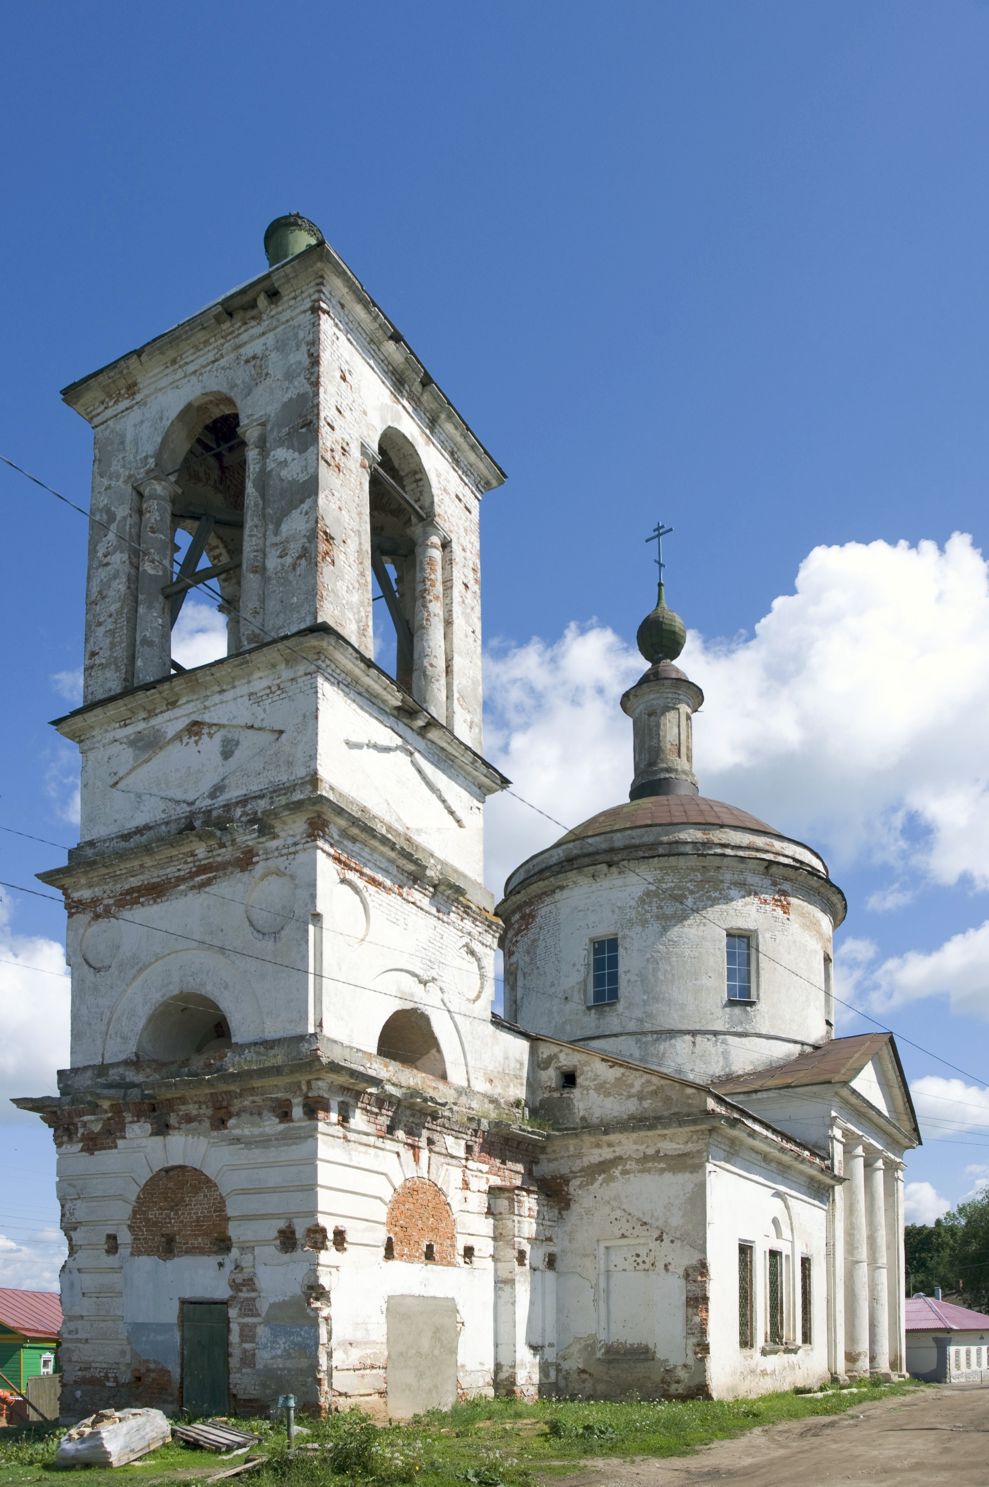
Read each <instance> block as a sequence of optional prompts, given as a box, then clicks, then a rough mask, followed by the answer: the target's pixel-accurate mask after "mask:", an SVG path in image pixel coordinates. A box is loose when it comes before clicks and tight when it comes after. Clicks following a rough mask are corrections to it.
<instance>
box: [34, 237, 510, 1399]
mask: <svg viewBox="0 0 989 1487" xmlns="http://www.w3.org/2000/svg"><path fill="white" fill-rule="evenodd" d="M265 247H266V251H267V254H268V259H269V266H268V268H267V269H266V270H265V272H263V273H262V274H261V275H260V276H259V277H257V278H256V279H254V280H252V281H251V282H250V283H248V284H246V285H244V286H242V287H241V288H239V289H236V290H234V291H233V292H232V293H230V294H228V295H225V296H224V297H222V298H221V299H219V300H218V301H216V302H215V303H214V304H212V305H210V306H208V307H207V308H206V309H205V310H202V311H201V312H200V313H198V314H196V315H194V316H192V317H191V318H190V319H188V320H186V321H184V322H182V323H181V324H180V325H178V326H176V327H175V328H173V329H171V330H168V331H166V332H165V333H164V334H162V335H160V336H157V337H156V338H155V339H153V340H152V341H150V342H148V344H147V345H144V346H142V347H140V348H139V349H137V350H135V351H132V352H130V353H129V354H127V355H126V356H123V357H121V358H120V359H119V360H117V361H115V362H112V363H111V364H110V365H109V366H107V367H104V368H103V369H102V370H100V371H98V372H95V373H93V374H92V375H91V376H88V377H86V378H83V379H82V380H81V381H79V382H76V383H74V384H73V385H72V386H70V387H69V388H67V389H66V391H65V394H64V396H65V398H66V400H67V402H68V403H69V404H70V406H72V407H73V408H75V409H76V410H77V411H78V412H79V413H80V414H81V415H82V416H83V417H85V418H86V419H87V420H88V422H89V423H90V424H91V426H92V428H93V433H94V445H95V449H94V464H93V488H92V503H91V509H92V522H91V536H90V546H89V570H88V587H87V608H86V651H85V691H84V702H83V705H82V706H81V707H80V708H79V709H78V710H77V711H75V712H74V713H72V714H70V715H69V716H68V717H66V718H62V719H61V720H59V722H58V725H57V726H58V727H59V729H60V731H61V732H62V734H63V735H64V736H65V737H66V738H68V739H70V740H73V741H74V742H75V743H76V744H77V745H78V746H79V749H80V752H81V756H82V787H81V798H82V805H81V841H80V844H79V846H78V847H77V848H75V849H74V850H73V851H72V852H71V854H70V859H69V863H68V866H67V867H65V868H64V869H60V870H58V871H55V872H52V873H49V874H46V875H45V878H46V881H47V882H49V883H53V884H56V885H57V886H58V887H60V888H61V889H62V891H63V892H64V894H65V899H66V906H67V910H68V916H69V919H68V954H69V959H70V963H71V966H72V1043H71V1068H70V1069H69V1070H66V1071H63V1073H62V1075H61V1076H60V1097H59V1098H58V1099H57V1100H54V1101H52V1100H44V1099H42V1100H33V1101H26V1102H25V1104H26V1105H27V1107H28V1108H32V1109H35V1110H37V1111H38V1112H39V1113H40V1114H41V1115H42V1116H43V1117H44V1118H45V1119H46V1120H47V1121H48V1122H49V1124H51V1125H52V1127H53V1129H54V1131H55V1135H56V1142H57V1144H58V1146H59V1151H60V1157H59V1183H60V1194H61V1198H62V1204H63V1213H64V1216H65V1229H66V1233H67V1235H68V1238H69V1244H70V1256H69V1260H68V1261H67V1265H66V1270H65V1272H64V1275H63V1305H64V1308H65V1312H66V1317H67V1331H66V1346H65V1352H64V1357H65V1368H66V1386H67V1390H68V1394H67V1400H68V1405H67V1407H68V1408H69V1409H75V1410H80V1411H81V1410H82V1408H83V1407H84V1406H85V1405H87V1404H89V1403H90V1402H91V1401H92V1400H96V1401H97V1402H99V1399H100V1398H105V1395H101V1393H100V1391H101V1390H103V1389H105V1387H107V1386H111V1385H112V1386H113V1387H115V1388H119V1389H123V1390H124V1391H125V1393H127V1392H129V1393H130V1395H131V1397H133V1398H138V1399H144V1400H147V1401H151V1400H152V1398H154V1397H155V1391H156V1390H158V1392H159V1394H160V1396H161V1398H162V1399H163V1400H165V1401H166V1402H168V1403H171V1404H175V1403H176V1402H180V1401H181V1400H182V1399H183V1398H184V1396H183V1389H184V1387H185V1386H184V1385H183V1383H182V1378H183V1364H182V1360H181V1358H180V1357H179V1352H178V1349H179V1347H180V1340H181V1337H182V1336H183V1335H184V1333H183V1330H182V1329H183V1326H184V1325H185V1324H184V1323H182V1322H181V1319H180V1318H179V1317H178V1316H177V1314H176V1313H175V1305H174V1304H173V1303H174V1300H175V1297H176V1296H179V1297H183V1296H185V1297H192V1298H198V1300H196V1303H195V1304H197V1305H198V1304H199V1303H200V1302H202V1303H203V1304H204V1305H205V1304H206V1301H210V1298H212V1300H211V1301H210V1304H211V1305H214V1306H216V1305H220V1304H222V1305H223V1306H225V1307H226V1308H227V1311H226V1312H224V1317H225V1318H227V1320H226V1321H224V1324H223V1325H224V1326H226V1325H228V1323H229V1325H230V1327H231V1328H232V1329H233V1331H232V1332H231V1339H232V1341H231V1349H230V1354H229V1357H230V1370H231V1373H230V1380H229V1391H230V1396H231V1398H232V1399H233V1400H234V1401H235V1402H239V1403H240V1404H246V1403H249V1402H250V1401H251V1400H255V1401H256V1402H263V1401H267V1400H269V1398H270V1396H271V1391H272V1390H274V1392H275V1393H277V1392H278V1391H279V1389H288V1390H290V1391H292V1392H295V1393H296V1394H297V1395H299V1397H300V1400H302V1401H303V1402H306V1401H308V1402H309V1403H324V1404H325V1402H326V1399H325V1396H326V1390H327V1389H328V1387H329V1385H328V1382H327V1380H328V1368H329V1365H328V1363H327V1359H328V1356H329V1354H328V1351H327V1349H328V1342H327V1335H328V1317H327V1311H326V1306H325V1304H324V1302H325V1299H326V1297H327V1296H328V1293H329V1284H330V1280H329V1276H328V1272H327V1271H326V1268H325V1267H326V1265H327V1264H328V1263H329V1260H328V1258H327V1256H326V1255H325V1254H324V1253H323V1251H324V1250H326V1249H327V1248H328V1247H329V1241H328V1235H329V1234H330V1233H334V1232H336V1220H334V1216H333V1211H332V1203H331V1204H330V1209H329V1210H327V1209H326V1199H325V1193H324V1192H323V1188H324V1187H325V1186H326V1185H327V1183H328V1185H329V1187H330V1188H334V1187H335V1188H336V1189H339V1187H340V1184H339V1181H338V1180H337V1179H334V1180H333V1181H329V1180H327V1179H324V1178H322V1177H321V1176H320V1172H321V1170H322V1169H321V1165H320V1164H321V1161H322V1156H321V1153H322V1151H323V1145H325V1141H324V1139H323V1137H322V1136H321V1129H322V1128H321V1124H320V1123H321V1122H322V1121H324V1120H328V1119H330V1118H331V1117H332V1118H334V1119H336V1120H338V1121H339V1123H340V1124H343V1125H345V1124H346V1123H347V1122H348V1121H349V1118H350V1115H349V1111H350V1109H351V1102H352V1101H356V1100H357V1099H359V1098H360V1096H361V1091H362V1090H363V1091H365V1092H366V1091H367V1090H368V1089H369V1088H370V1087H374V1088H377V1089H380V1088H383V1087H385V1086H387V1087H392V1084H394V1081H395V1080H396V1079H397V1080H398V1081H399V1083H401V1080H402V1079H406V1080H408V1079H410V1078H411V1079H412V1080H413V1081H416V1080H418V1081H419V1083H420V1084H421V1085H423V1087H424V1088H426V1089H428V1090H432V1093H431V1094H429V1093H427V1094H422V1092H421V1091H420V1096H419V1098H420V1099H422V1100H425V1101H426V1104H427V1105H429V1104H430V1101H431V1102H432V1104H433V1105H435V1106H437V1107H439V1106H441V1105H443V1103H444V1097H442V1096H441V1095H438V1094H437V1093H436V1090H437V1089H438V1088H442V1087H443V1086H442V1083H441V1082H442V1081H447V1085H449V1084H451V1083H452V1084H456V1085H458V1086H459V1087H460V1090H461V1092H462V1093H461V1095H458V1097H457V1098H458V1100H464V1099H466V1100H468V1102H469V1100H470V1099H471V1098H472V1097H473V1098H476V1099H478V1100H480V1099H482V1098H483V1099H488V1100H490V1099H493V1098H499V1097H500V1096H503V1095H504V1091H505V1088H506V1067H507V1065H506V1059H507V1062H508V1063H511V1058H510V1057H509V1056H508V1055H506V1053H505V1050H504V1047H503V1046H502V1045H503V1043H504V1039H501V1040H500V1041H499V1039H498V1037H497V1035H496V1033H495V1031H494V1029H493V1028H492V1025H491V1021H490V1011H491V1005H492V996H493V989H494V976H493V965H494V951H495V946H496V942H497V932H498V924H497V921H496V920H495V919H494V916H493V914H492V900H491V898H490V896H489V895H488V893H487V892H486V890H485V889H484V888H483V887H482V884H481V878H482V848H483V824H482V818H483V806H484V802H485V799H486V798H487V796H489V795H490V794H491V793H492V792H493V791H495V790H498V789H500V788H501V787H502V786H503V785H504V783H505V781H504V780H503V778H502V776H501V775H500V774H499V773H498V772H497V770H495V769H494V768H493V767H492V766H491V765H490V764H488V763H487V762H486V761H485V760H484V758H483V757H482V756H481V754H480V753H479V752H478V750H479V746H480V740H481V702H482V698H481V642H480V619H479V615H480V602H479V601H480V594H479V581H478V572H479V567H478V564H479V551H478V507H479V502H480V499H481V497H482V495H483V494H484V492H485V491H487V490H489V489H490V488H491V487H493V486H495V485H497V484H499V483H500V481H501V480H502V479H503V474H502V471H501V470H500V469H499V467H498V466H497V465H496V464H495V462H494V461H493V460H492V458H491V457H490V455H489V454H488V453H487V452H486V450H485V449H484V448H483V446H482V445H481V444H480V442H479V441H478V439H477V438H476V437H475V435H474V434H473V433H472V432H471V430H470V428H469V427H468V426H467V424H466V423H465V422H464V420H463V419H462V417H461V416H460V414H459V413H458V412H457V411H456V409H455V408H454V407H453V405H452V404H451V403H450V402H449V400H448V399H447V398H446V396H445V395H444V394H443V393H442V392H441V391H440V389H439V387H438V386H437V384H436V383H435V382H434V381H433V379H432V378H431V377H430V376H429V374H428V373H427V372H426V370H425V368H424V367H423V366H422V364H421V363H420V362H419V361H418V360H417V358H416V357H415V355H414V354H413V352H412V350H411V348H410V347H409V346H408V344H407V342H406V341H405V339H404V338H403V336H402V335H401V334H400V332H399V331H398V330H397V329H396V328H395V326H394V325H393V324H392V323H391V321H389V320H388V318H387V317H386V315H385V314H384V313H383V311H382V310H381V309H380V308H379V307H378V305H377V304H376V303H375V302H374V300H373V299H371V297H370V296H369V294H368V293H367V291H366V290H365V289H364V288H363V286H362V285H361V284H360V283H359V282H358V280H357V279H356V278H355V276H354V275H353V273H351V271H350V270H349V269H348V268H347V266H346V265H345V264H344V263H343V262H342V260H341V259H340V258H339V257H338V256H337V254H336V253H335V252H334V251H333V250H332V248H330V247H329V246H328V244H327V243H326V242H325V241H324V239H323V237H322V234H321V233H320V232H319V231H318V229H317V228H315V227H314V226H313V224H312V223H309V222H307V221H306V220H305V219H304V218H300V217H297V216H290V217H286V218H280V219H278V220H277V221H276V222H274V223H272V224H271V226H270V227H269V229H268V232H267V234H266V238H265ZM204 586H205V587H206V589H207V591H208V592H213V593H214V594H217V593H218V595H219V598H220V609H221V612H222V613H223V614H224V616H225V618H226V630H227V637H226V638H227V644H226V655H225V656H223V657H221V658H220V659H217V660H215V661H212V662H210V663H208V664H205V665H200V666H196V667H193V668H190V669H184V668H183V667H182V666H181V665H180V664H179V663H178V662H177V661H176V660H175V658H174V653H173V645H172V637H173V626H174V624H175V622H176V620H177V619H178V617H179V615H180V613H181V610H182V605H183V603H184V602H185V600H186V598H187V596H188V595H189V594H190V593H192V592H195V591H196V590H197V589H202V588H203V587H204ZM513 1056H514V1055H513ZM514 1057H515V1062H516V1064H518V1066H519V1068H518V1070H517V1071H516V1072H517V1074H518V1079H519V1080H522V1078H523V1076H522V1073H521V1069H522V1064H523V1056H522V1054H521V1053H519V1054H518V1055H517V1056H514ZM331 1068H332V1069H333V1070H335V1071H336V1076H337V1082H336V1083H335V1084H334V1083H333V1082H332V1081H330V1083H327V1080H328V1079H329V1075H328V1073H327V1070H328V1069H331ZM341 1070H342V1071H344V1072H343V1073H341V1072H340V1071H341ZM389 1071H391V1072H389ZM403 1071H404V1072H403ZM389 1081H391V1082H392V1083H391V1084H390V1083H389ZM348 1092H349V1094H348ZM341 1093H343V1094H344V1095H345V1096H347V1098H344V1099H338V1096H339V1095H340V1094H341ZM512 1093H513V1094H515V1093H517V1091H516V1090H514V1087H513V1091H512ZM338 1105H339V1110H338V1109H337V1106H338ZM321 1142H323V1145H321ZM382 1160H384V1159H382ZM190 1174H191V1175H190ZM151 1183H154V1184H155V1188H154V1191H153V1192H151V1193H150V1195H149V1193H148V1187H149V1184H151ZM204 1183H206V1184H207V1187H203V1184H204ZM344 1186H346V1184H344ZM196 1214H199V1215H202V1214H208V1215H210V1217H209V1218H208V1220H206V1219H203V1220H202V1223H200V1220H199V1219H194V1218H193V1216H194V1215H196ZM383 1222H384V1219H383V1217H382V1223H383ZM203 1223H205V1225H206V1227H205V1228H203V1227H202V1224H203ZM197 1225H199V1227H198V1228H197ZM339 1232H340V1233H344V1232H345V1230H344V1228H340V1230H339ZM279 1235H280V1236H281V1237H280V1238H277V1237H276V1236H279ZM303 1235H308V1236H309V1238H308V1239H307V1240H306V1241H305V1242H303ZM310 1241H311V1242H310ZM272 1257H273V1258H272ZM180 1262H181V1263H180ZM169 1264H172V1265H173V1267H177V1268H173V1270H171V1271H169V1272H168V1273H167V1274H166V1273H165V1272H164V1271H162V1272H161V1273H160V1274H159V1272H158V1271H157V1270H156V1269H155V1267H156V1266H162V1265H169ZM264 1264H270V1265H274V1267H275V1269H274V1271H273V1272H272V1274H276V1273H277V1274H276V1280H275V1281H274V1282H272V1285H273V1289H272V1290H270V1295H268V1297H267V1299H265V1286H266V1285H267V1284H268V1282H267V1281H265V1280H264V1279H263V1277H262V1275H261V1271H262V1269H263V1265H264ZM182 1266H185V1271H184V1272H183V1271H182ZM180 1272H181V1273H180ZM186 1272H187V1273H186ZM279 1277H280V1278H279ZM269 1279H270V1277H269ZM286 1287H287V1289H286ZM289 1294H290V1295H291V1297H292V1298H293V1299H292V1301H291V1305H290V1304H289V1302H288V1300H285V1301H284V1305H283V1307H282V1311H283V1312H284V1315H282V1313H281V1312H279V1311H278V1306H277V1305H275V1309H274V1312H272V1313H271V1318H272V1319H271V1321H270V1327H269V1331H268V1332H265V1331H264V1327H262V1326H260V1325H259V1324H258V1323H257V1322H256V1320H255V1318H256V1317H258V1316H261V1317H264V1316H266V1315H268V1313H267V1312H266V1311H265V1307H266V1306H267V1305H268V1301H272V1298H274V1301H277V1298H278V1297H282V1298H284V1297H286V1296H288V1295H289ZM169 1297H171V1298H172V1299H171V1300H169V1299H168V1298H169ZM183 1304H185V1303H183ZM189 1304H192V1303H191V1302H190V1303H189ZM272 1304H274V1302H273V1303H272ZM279 1304H280V1303H279ZM258 1308H260V1311H259V1310H258ZM193 1321H194V1322H195V1326H193V1322H190V1323H189V1326H190V1328H191V1329H192V1331H190V1333H189V1335H190V1336H191V1335H193V1333H195V1335H197V1336H198V1335H200V1334H199V1332H197V1331H196V1327H198V1326H199V1325H200V1323H201V1325H202V1326H203V1327H206V1326H207V1323H208V1319H207V1318H205V1316H204V1317H201V1318H198V1320H197V1319H193ZM214 1321H215V1318H214ZM283 1323H284V1327H285V1328H288V1330H289V1332H291V1331H292V1328H294V1329H295V1331H294V1332H293V1333H292V1338H293V1339H294V1340H290V1341H285V1338H286V1337H288V1332H286V1333H285V1337H282V1335H281V1334H280V1333H279V1332H278V1328H279V1327H281V1326H282V1325H283ZM290 1323H291V1326H289V1324H290ZM210 1325H212V1324H210ZM217 1325H219V1323H217ZM266 1325H267V1324H266ZM238 1328H240V1331H239V1332H238V1331H237V1329H238ZM271 1328H274V1332H272V1331H271ZM300 1329H301V1331H300ZM262 1334H263V1336H264V1337H267V1338H268V1341H269V1343H270V1348H269V1353H268V1355H267V1361H266V1362H264V1366H263V1368H262V1358H261V1352H262V1351H263V1345H264V1344H263V1337H262ZM203 1335H205V1334H203ZM238 1339H239V1341H238ZM279 1339H281V1340H279ZM300 1339H301V1340H300ZM259 1379H260V1380H261V1382H259ZM151 1380H157V1383H155V1384H154V1385H153V1386H152V1384H151V1383H150V1382H149V1381H151ZM155 1402H157V1400H156V1399H155ZM185 1403H186V1404H187V1407H194V1406H193V1405H191V1404H190V1401H189V1400H188V1399H186V1400H185ZM198 1403H199V1404H203V1401H199V1402H198ZM209 1407H210V1408H213V1407H216V1406H214V1404H210V1405H209Z"/></svg>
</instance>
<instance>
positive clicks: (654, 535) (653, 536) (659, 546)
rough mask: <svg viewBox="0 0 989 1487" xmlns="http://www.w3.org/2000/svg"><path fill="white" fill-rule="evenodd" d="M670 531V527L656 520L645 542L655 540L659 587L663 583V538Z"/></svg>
mask: <svg viewBox="0 0 989 1487" xmlns="http://www.w3.org/2000/svg"><path fill="white" fill-rule="evenodd" d="M672 531H673V528H672V527H664V526H663V523H662V522H661V521H658V522H657V523H656V526H655V527H654V529H653V530H652V531H651V532H650V533H649V536H648V537H647V538H646V541H647V542H655V544H656V567H657V568H658V569H659V582H660V587H662V583H663V569H664V568H665V567H666V564H665V563H664V562H663V538H664V537H668V536H669V535H670V533H671V532H672Z"/></svg>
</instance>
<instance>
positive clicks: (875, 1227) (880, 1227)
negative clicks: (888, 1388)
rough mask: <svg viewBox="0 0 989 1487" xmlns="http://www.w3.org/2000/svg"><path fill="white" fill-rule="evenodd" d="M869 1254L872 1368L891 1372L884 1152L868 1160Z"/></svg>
mask: <svg viewBox="0 0 989 1487" xmlns="http://www.w3.org/2000/svg"><path fill="white" fill-rule="evenodd" d="M865 1200H866V1201H865V1209H866V1236H867V1246H868V1257H869V1370H870V1372H871V1373H878V1374H884V1375H886V1376H887V1377H888V1376H889V1280H888V1272H887V1269H886V1169H885V1165H884V1163H883V1159H882V1154H881V1153H880V1152H875V1153H870V1155H869V1159H868V1161H867V1162H866V1164H865Z"/></svg>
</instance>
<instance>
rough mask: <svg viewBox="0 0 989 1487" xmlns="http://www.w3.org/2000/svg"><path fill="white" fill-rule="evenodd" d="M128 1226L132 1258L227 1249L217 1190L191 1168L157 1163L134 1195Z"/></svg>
mask: <svg viewBox="0 0 989 1487" xmlns="http://www.w3.org/2000/svg"><path fill="white" fill-rule="evenodd" d="M128 1228H129V1229H130V1240H131V1255H132V1256H134V1257H135V1258H139V1257H140V1256H154V1257H155V1258H157V1259H159V1260H172V1259H180V1258H181V1257H183V1256H185V1255H216V1254H225V1253H227V1251H229V1249H230V1235H229V1224H228V1220H227V1205H226V1203H225V1202H224V1198H223V1194H222V1193H221V1192H220V1189H219V1188H218V1187H217V1185H216V1183H215V1182H214V1181H213V1179H212V1178H211V1177H207V1176H206V1173H205V1172H201V1171H199V1169H198V1168H196V1167H162V1168H160V1169H159V1171H157V1172H154V1173H152V1175H151V1176H150V1177H149V1178H148V1180H147V1182H146V1183H145V1184H144V1186H143V1187H142V1188H141V1190H140V1192H139V1193H138V1195H137V1197H136V1198H135V1199H134V1206H133V1208H132V1209H131V1213H130V1220H129V1222H128Z"/></svg>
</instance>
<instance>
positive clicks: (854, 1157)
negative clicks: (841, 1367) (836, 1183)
mask: <svg viewBox="0 0 989 1487" xmlns="http://www.w3.org/2000/svg"><path fill="white" fill-rule="evenodd" d="M845 1177H846V1179H847V1180H846V1183H845V1371H846V1372H847V1373H850V1374H857V1375H861V1374H866V1373H868V1371H869V1265H868V1255H867V1251H866V1220H865V1151H864V1149H863V1146H862V1142H861V1140H860V1139H859V1138H858V1137H856V1136H851V1135H850V1136H849V1137H848V1138H847V1140H846V1144H845Z"/></svg>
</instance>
